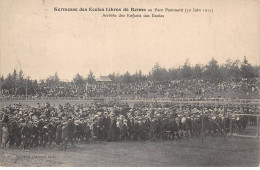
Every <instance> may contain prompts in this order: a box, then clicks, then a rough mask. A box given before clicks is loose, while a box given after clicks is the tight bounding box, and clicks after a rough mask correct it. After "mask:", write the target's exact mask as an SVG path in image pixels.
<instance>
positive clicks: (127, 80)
mask: <svg viewBox="0 0 260 170" xmlns="http://www.w3.org/2000/svg"><path fill="white" fill-rule="evenodd" d="M122 81H123V82H124V83H131V82H132V77H131V74H130V73H129V72H128V71H127V72H126V73H125V74H124V75H123V76H122Z"/></svg>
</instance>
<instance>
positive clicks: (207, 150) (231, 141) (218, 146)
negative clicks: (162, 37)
mask: <svg viewBox="0 0 260 170" xmlns="http://www.w3.org/2000/svg"><path fill="white" fill-rule="evenodd" d="M235 147H237V149H238V150H237V149H235ZM0 165H1V166H102V167H104V166H105V167H106V166H123V167H125V166H142V167H143V166H145V167H150V166H153V167H158V166H164V167H168V166H181V167H183V166H184V167H187V166H193V167H194V166H211V167H212V166H213V167H222V166H259V139H249V138H238V137H228V138H226V140H224V138H223V137H210V136H208V137H205V139H204V145H201V139H200V138H192V139H188V140H186V139H183V140H181V141H150V142H139V141H138V142H106V141H96V142H89V143H87V144H81V145H75V146H71V145H69V147H68V149H67V150H66V151H60V150H59V149H58V148H53V149H51V148H46V149H41V150H37V149H30V150H29V151H27V152H26V151H22V150H20V149H16V148H12V149H7V148H5V149H1V150H0Z"/></svg>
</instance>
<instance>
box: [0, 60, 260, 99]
mask: <svg viewBox="0 0 260 170" xmlns="http://www.w3.org/2000/svg"><path fill="white" fill-rule="evenodd" d="M259 72H260V66H253V65H252V64H250V63H249V62H248V60H247V58H246V57H244V60H243V61H240V60H234V61H232V60H230V59H229V60H227V61H226V62H225V63H224V64H219V63H218V62H217V60H215V59H214V58H212V59H211V60H210V61H209V62H208V63H207V64H206V65H200V64H196V65H195V66H192V65H191V64H190V61H189V59H187V60H186V61H185V63H184V64H183V65H182V66H180V67H178V68H170V69H166V68H163V67H161V66H160V65H159V64H158V63H156V64H155V65H154V67H153V68H152V69H151V71H150V72H149V73H148V74H143V73H142V71H141V70H140V71H136V73H134V74H130V73H129V72H128V71H127V72H126V73H124V74H121V75H120V74H115V73H112V74H109V75H108V76H109V78H110V79H111V80H112V81H113V82H117V83H120V82H122V83H134V82H145V81H156V82H163V81H172V80H191V79H203V80H207V81H213V82H221V81H228V80H233V81H234V80H241V79H247V80H252V79H255V78H259ZM95 82H96V78H95V76H94V74H93V72H92V71H90V72H89V74H88V76H87V77H84V76H82V75H80V74H78V73H77V74H76V75H75V76H74V78H73V80H72V81H70V82H65V81H63V80H61V79H60V78H59V76H58V73H57V72H56V73H55V74H54V75H53V76H49V77H48V78H47V79H45V80H40V81H37V80H33V79H31V78H30V77H29V76H27V77H26V76H25V74H24V73H23V71H22V70H20V71H19V72H17V70H14V71H13V73H12V74H11V73H9V74H8V75H7V76H6V77H4V76H3V75H1V77H0V83H1V84H0V85H1V86H0V87H1V92H2V93H4V91H8V93H9V94H11V95H26V94H28V95H35V94H36V93H37V91H38V90H39V88H40V87H43V86H44V87H55V86H59V85H62V84H63V85H64V84H70V85H72V86H74V87H76V88H85V86H86V84H93V83H95Z"/></svg>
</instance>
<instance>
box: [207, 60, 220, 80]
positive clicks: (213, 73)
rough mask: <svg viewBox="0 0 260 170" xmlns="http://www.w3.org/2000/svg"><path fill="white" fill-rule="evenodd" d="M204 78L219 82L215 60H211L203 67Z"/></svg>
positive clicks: (218, 72)
mask: <svg viewBox="0 0 260 170" xmlns="http://www.w3.org/2000/svg"><path fill="white" fill-rule="evenodd" d="M204 76H205V78H206V79H208V80H211V81H218V80H220V76H221V74H220V71H219V66H218V62H217V60H215V59H214V58H212V59H211V60H210V61H209V63H208V64H207V65H206V66H205V70H204Z"/></svg>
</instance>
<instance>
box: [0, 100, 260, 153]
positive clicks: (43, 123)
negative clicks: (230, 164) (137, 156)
mask: <svg viewBox="0 0 260 170" xmlns="http://www.w3.org/2000/svg"><path fill="white" fill-rule="evenodd" d="M259 113H260V110H259V107H257V106H252V105H243V106H238V105H228V106H222V105H218V106H213V105H203V106H201V105H198V104H181V105H180V104H175V103H164V104H161V103H157V102H139V103H135V104H134V105H133V106H129V104H128V103H121V102H118V101H110V102H95V103H92V104H84V105H83V104H73V105H72V104H70V103H66V104H65V105H58V106H55V105H51V104H49V103H48V102H47V103H46V104H44V105H41V104H39V103H38V104H37V106H30V105H22V104H19V103H17V104H13V105H9V106H4V107H2V108H1V112H0V132H1V135H0V137H1V140H0V141H1V142H0V143H1V146H2V147H9V148H12V147H17V148H22V149H29V148H34V147H37V148H39V147H43V148H45V147H54V146H57V147H59V148H60V149H66V148H67V145H68V144H69V143H71V144H72V145H75V144H77V143H85V142H88V141H92V140H94V141H96V140H105V141H151V140H183V139H188V138H195V137H199V136H200V135H201V132H202V121H203V129H204V131H203V133H204V135H224V134H227V133H238V132H240V131H244V130H245V129H246V128H247V125H248V124H251V125H256V117H255V116H247V115H241V114H259Z"/></svg>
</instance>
